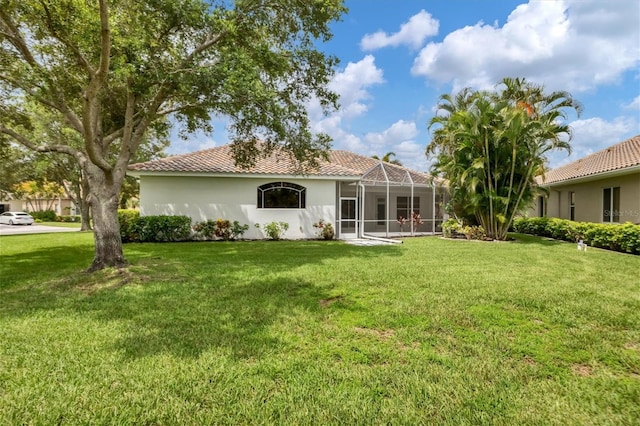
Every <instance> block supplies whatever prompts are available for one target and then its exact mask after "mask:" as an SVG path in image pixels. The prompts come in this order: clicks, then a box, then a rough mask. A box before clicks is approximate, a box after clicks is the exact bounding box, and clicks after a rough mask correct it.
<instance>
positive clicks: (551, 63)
mask: <svg viewBox="0 0 640 426" xmlns="http://www.w3.org/2000/svg"><path fill="white" fill-rule="evenodd" d="M639 13H640V3H638V2H636V1H629V0H611V1H607V2H602V1H600V0H557V1H545V0H530V1H529V3H526V4H521V5H519V6H518V7H516V9H514V10H513V12H512V13H511V14H510V15H509V17H508V19H507V22H506V23H505V24H504V25H503V26H502V27H497V26H492V25H486V24H484V23H482V22H479V23H477V24H476V25H474V26H467V27H464V28H461V29H458V30H456V31H454V32H452V33H450V34H448V35H447V36H446V37H445V38H444V40H443V41H442V42H440V43H429V44H428V45H427V46H425V47H424V48H423V49H422V50H421V51H420V53H419V54H418V56H417V57H416V59H415V61H414V65H413V68H412V73H413V74H414V75H421V76H425V77H426V78H428V79H430V80H435V81H436V82H440V83H449V82H451V83H453V85H454V90H458V89H460V88H462V87H465V86H472V87H476V88H486V87H491V86H493V85H494V84H495V83H497V82H498V81H499V80H501V79H502V78H503V77H507V76H511V77H515V76H518V77H520V76H523V77H527V78H528V79H530V80H533V81H537V82H541V83H544V84H545V85H546V86H547V87H548V88H549V89H566V90H570V91H582V90H588V89H591V88H593V87H595V86H596V85H598V84H603V83H612V82H615V81H617V80H618V79H619V78H620V76H621V74H622V73H623V72H625V71H627V70H632V69H635V68H636V67H637V66H638V63H640V46H639V45H638V39H639V38H640V30H639V26H638V22H637V17H638V14H639Z"/></svg>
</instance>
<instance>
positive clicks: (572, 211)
mask: <svg viewBox="0 0 640 426" xmlns="http://www.w3.org/2000/svg"><path fill="white" fill-rule="evenodd" d="M569 219H571V220H576V193H575V192H573V191H569Z"/></svg>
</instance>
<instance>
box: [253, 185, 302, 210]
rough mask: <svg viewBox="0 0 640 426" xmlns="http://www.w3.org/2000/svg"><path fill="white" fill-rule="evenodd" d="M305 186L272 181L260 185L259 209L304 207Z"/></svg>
mask: <svg viewBox="0 0 640 426" xmlns="http://www.w3.org/2000/svg"><path fill="white" fill-rule="evenodd" d="M306 192H307V189H306V188H305V187H304V186H300V185H296V184H295V183H289V182H271V183H266V184H264V185H260V186H259V187H258V208H259V209H304V208H305V205H306Z"/></svg>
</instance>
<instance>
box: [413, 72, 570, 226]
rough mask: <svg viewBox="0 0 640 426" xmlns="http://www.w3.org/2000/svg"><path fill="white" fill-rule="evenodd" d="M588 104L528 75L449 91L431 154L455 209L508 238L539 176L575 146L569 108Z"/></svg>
mask: <svg viewBox="0 0 640 426" xmlns="http://www.w3.org/2000/svg"><path fill="white" fill-rule="evenodd" d="M569 110H574V111H575V112H576V113H578V114H579V113H580V111H581V106H580V104H579V103H578V102H577V101H576V100H574V99H573V97H572V96H571V95H570V94H569V93H567V92H564V91H555V92H550V93H547V92H545V90H544V87H543V86H539V85H535V84H532V83H529V82H527V81H526V80H525V79H511V78H505V79H503V81H502V83H501V84H500V85H499V87H498V89H497V90H496V91H473V90H471V89H465V90H463V91H462V92H460V93H458V95H456V96H455V97H453V98H452V97H450V96H448V95H444V96H442V97H441V98H440V103H439V105H438V112H439V113H440V114H439V115H436V116H435V117H433V118H432V119H431V121H430V122H429V128H430V129H433V133H432V139H431V142H430V144H429V145H428V146H427V151H426V152H427V155H434V156H435V163H434V164H433V166H432V169H431V171H432V173H434V174H435V175H437V176H440V177H443V178H445V179H447V180H448V182H449V187H450V190H451V193H452V203H453V205H454V208H457V209H459V211H458V212H459V213H460V214H461V215H463V216H465V215H468V216H472V217H474V218H475V220H476V221H477V222H478V223H479V224H481V225H482V226H483V227H484V229H485V231H486V233H487V236H488V237H490V238H495V239H505V238H506V235H507V231H508V229H509V227H510V226H511V223H512V221H513V218H514V217H515V215H516V214H517V213H519V212H520V211H522V210H523V209H525V208H526V207H527V206H529V205H530V203H531V201H532V199H533V197H534V195H535V194H536V183H535V179H534V178H535V176H536V173H538V172H539V171H540V170H542V169H543V168H544V166H545V164H546V161H547V157H546V155H547V154H548V153H549V152H551V151H553V150H567V151H569V150H570V148H571V147H570V145H569V140H570V139H571V128H570V127H569V126H568V125H567V124H566V119H567V115H566V112H567V111H569Z"/></svg>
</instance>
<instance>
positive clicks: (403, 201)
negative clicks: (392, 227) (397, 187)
mask: <svg viewBox="0 0 640 426" xmlns="http://www.w3.org/2000/svg"><path fill="white" fill-rule="evenodd" d="M410 202H411V197H398V198H397V200H396V209H397V212H396V217H397V218H400V217H403V218H405V219H410V218H411V205H410V204H409V203H410ZM413 211H414V212H415V213H416V214H420V197H413Z"/></svg>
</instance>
